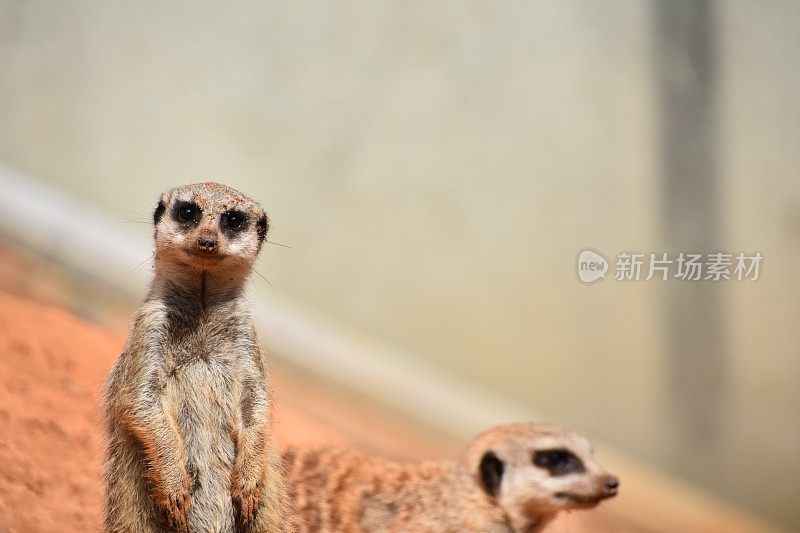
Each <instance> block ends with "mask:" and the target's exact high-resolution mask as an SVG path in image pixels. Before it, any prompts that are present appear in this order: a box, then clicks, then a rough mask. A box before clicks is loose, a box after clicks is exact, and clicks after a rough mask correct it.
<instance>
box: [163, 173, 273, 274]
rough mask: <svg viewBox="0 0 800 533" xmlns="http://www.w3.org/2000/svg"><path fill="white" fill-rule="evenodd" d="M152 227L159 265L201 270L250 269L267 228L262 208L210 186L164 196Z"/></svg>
mask: <svg viewBox="0 0 800 533" xmlns="http://www.w3.org/2000/svg"><path fill="white" fill-rule="evenodd" d="M153 222H154V223H155V242H156V257H157V259H158V260H159V261H168V262H170V263H176V264H178V265H181V266H189V267H192V268H196V269H198V270H203V271H214V270H217V269H226V270H229V271H235V270H237V269H246V270H249V268H250V266H252V264H253V262H254V261H255V259H256V257H257V256H258V252H259V250H260V249H261V245H262V243H263V242H264V239H265V238H266V235H267V229H268V225H269V222H268V219H267V214H266V212H265V211H264V208H263V207H261V206H260V205H259V204H257V203H256V202H254V201H253V200H251V199H250V198H248V197H247V196H245V195H243V194H242V193H240V192H238V191H236V190H235V189H232V188H230V187H228V186H226V185H222V184H219V183H211V182H207V183H196V184H191V185H184V186H181V187H176V188H174V189H170V190H168V191H166V192H164V193H163V194H162V195H161V198H160V199H159V201H158V205H157V207H156V210H155V212H154V213H153Z"/></svg>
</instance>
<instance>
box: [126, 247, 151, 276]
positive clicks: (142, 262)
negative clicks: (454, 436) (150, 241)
mask: <svg viewBox="0 0 800 533" xmlns="http://www.w3.org/2000/svg"><path fill="white" fill-rule="evenodd" d="M155 255H156V254H155V252H151V253H150V255H148V256H147V257H145V258H144V259H143V260H142V261H139V264H138V265H136V266H135V267H133V268H132V269H130V270H129V271H128V273H131V272H136V271H137V270H139V268H140V267H141V266H142V265H143V264H145V263H146V262H147V261H149V260H150V259H152V258H153V257H155Z"/></svg>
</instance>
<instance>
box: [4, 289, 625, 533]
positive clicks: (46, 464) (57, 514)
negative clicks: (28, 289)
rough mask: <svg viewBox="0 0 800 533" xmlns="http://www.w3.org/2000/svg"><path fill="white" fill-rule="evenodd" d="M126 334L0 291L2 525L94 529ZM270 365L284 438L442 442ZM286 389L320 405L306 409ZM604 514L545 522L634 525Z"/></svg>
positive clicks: (410, 445)
mask: <svg viewBox="0 0 800 533" xmlns="http://www.w3.org/2000/svg"><path fill="white" fill-rule="evenodd" d="M123 341H124V339H123V337H122V336H121V335H120V334H116V333H110V332H108V331H106V330H103V329H100V328H98V327H97V326H95V325H92V324H89V323H87V322H85V321H83V320H81V319H79V318H77V317H75V316H73V315H71V314H69V313H68V312H66V311H63V310H61V309H59V308H57V307H53V306H49V305H43V304H40V303H34V302H32V301H29V300H25V299H20V298H19V297H16V296H11V295H9V294H6V293H3V292H0V533H5V532H9V533H10V532H18V533H28V532H32V533H36V532H56V531H58V532H64V533H72V532H86V531H96V530H98V529H99V524H100V516H101V506H102V488H101V484H100V467H101V460H102V459H101V458H102V453H103V444H102V436H101V423H100V417H99V412H98V404H99V391H100V389H101V386H102V383H103V380H104V378H105V375H106V372H107V371H108V369H109V367H110V365H111V364H112V362H113V361H114V359H115V358H116V357H117V355H118V354H119V352H120V350H121V348H122V344H123ZM276 374H277V378H276V382H277V383H278V397H279V405H278V409H277V413H276V423H275V431H276V434H277V439H278V442H279V444H281V445H286V444H288V443H311V442H317V443H318V442H331V443H339V444H354V445H358V446H360V447H362V448H367V449H372V450H374V451H377V452H380V453H383V454H385V455H389V456H401V455H403V454H405V455H406V456H412V455H420V454H423V455H429V456H430V454H433V453H436V452H435V451H434V450H437V449H438V450H439V451H440V452H441V451H442V449H443V448H441V447H439V448H437V447H436V446H432V445H430V443H427V447H426V444H422V443H421V441H419V440H418V441H415V440H414V438H413V437H412V436H410V435H408V434H406V433H409V432H406V431H404V430H403V428H402V425H398V424H392V423H390V422H387V421H385V420H380V418H381V417H378V416H376V415H374V414H370V413H369V412H368V411H367V412H362V411H361V410H360V409H354V408H353V407H352V406H348V405H347V404H341V403H340V404H337V401H336V399H334V398H332V397H331V396H330V395H327V396H326V394H325V392H324V391H321V390H319V388H318V387H316V386H315V385H313V384H311V383H309V382H307V381H304V380H297V379H292V378H290V377H289V376H287V375H286V374H285V373H280V372H277V373H276ZM282 396H283V399H284V400H285V399H292V398H293V399H295V400H298V401H299V400H300V399H301V398H302V399H303V401H304V402H305V403H306V404H311V405H319V406H324V409H322V410H320V411H318V412H314V414H309V413H311V412H312V411H310V410H305V411H304V410H303V409H301V408H298V407H296V406H297V405H300V404H298V403H297V402H295V403H294V404H293V403H292V402H291V401H281V397H282ZM323 412H324V414H325V415H324V417H320V416H318V413H323ZM383 418H386V417H385V416H384V417H383ZM410 450H413V451H411V452H410ZM609 518H610V517H609V516H608V515H606V514H605V513H602V512H601V513H581V514H579V515H575V514H572V515H570V516H567V517H564V518H563V519H562V520H559V521H558V523H557V524H554V526H555V527H552V528H551V531H552V532H553V533H558V532H564V531H568V532H571V533H579V532H581V531H626V530H627V531H630V530H631V529H630V528H628V527H619V526H621V524H620V523H619V522H618V521H616V520H613V519H612V520H609ZM609 522H610V523H609ZM615 522H616V523H615ZM611 524H613V526H612V525H611Z"/></svg>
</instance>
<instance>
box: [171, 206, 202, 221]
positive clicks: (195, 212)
mask: <svg viewBox="0 0 800 533" xmlns="http://www.w3.org/2000/svg"><path fill="white" fill-rule="evenodd" d="M202 215H203V210H202V209H200V206H199V205H197V204H196V203H194V202H185V201H178V202H175V207H173V208H172V218H173V219H174V220H175V221H177V222H179V223H180V224H183V225H186V226H188V225H190V224H197V223H198V222H199V221H200V217H202Z"/></svg>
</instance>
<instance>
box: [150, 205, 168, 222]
mask: <svg viewBox="0 0 800 533" xmlns="http://www.w3.org/2000/svg"><path fill="white" fill-rule="evenodd" d="M166 209H167V206H166V205H164V200H159V201H158V205H157V206H156V210H155V212H154V213H153V224H158V223H159V222H160V221H161V217H162V216H163V215H164V211H166Z"/></svg>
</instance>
